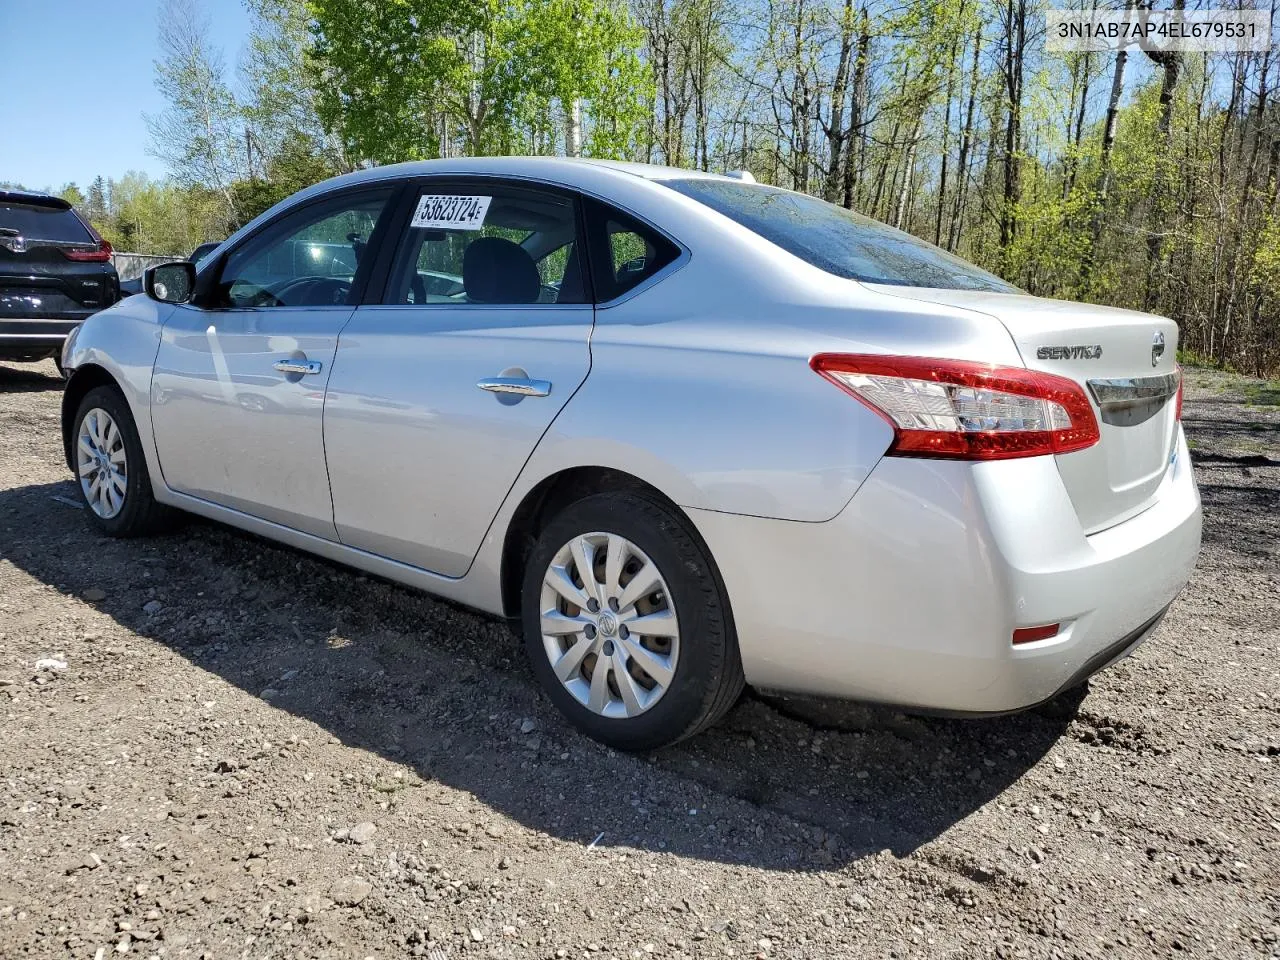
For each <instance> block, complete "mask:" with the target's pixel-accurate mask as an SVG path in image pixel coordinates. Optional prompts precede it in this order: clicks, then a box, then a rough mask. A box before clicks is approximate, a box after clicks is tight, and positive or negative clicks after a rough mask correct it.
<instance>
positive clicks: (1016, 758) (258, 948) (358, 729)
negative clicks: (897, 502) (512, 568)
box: [0, 363, 1280, 960]
mask: <svg viewBox="0 0 1280 960" xmlns="http://www.w3.org/2000/svg"><path fill="white" fill-rule="evenodd" d="M1245 389H1248V384H1245V383H1243V382H1241V381H1237V380H1233V379H1230V378H1225V377H1221V376H1217V375H1210V374H1199V373H1198V374H1197V375H1196V377H1195V385H1194V388H1193V390H1192V392H1191V394H1190V397H1189V400H1188V403H1187V407H1186V422H1187V426H1188V430H1189V433H1190V435H1191V438H1192V442H1193V444H1194V449H1193V459H1194V460H1195V461H1196V464H1197V471H1198V475H1199V478H1200V482H1201V489H1202V492H1203V495H1204V501H1205V507H1206V528H1205V549H1204V553H1203V555H1202V558H1201V561H1200V565H1199V568H1198V571H1197V573H1196V576H1195V579H1194V580H1193V581H1192V583H1191V585H1190V586H1189V588H1188V589H1187V591H1186V592H1185V593H1184V595H1183V596H1182V598H1181V599H1180V600H1179V601H1178V602H1177V603H1176V604H1175V606H1174V607H1173V609H1172V611H1171V613H1170V615H1169V616H1168V618H1166V620H1165V621H1164V624H1163V625H1162V626H1161V627H1160V629H1159V630H1158V632H1157V633H1156V635H1155V636H1154V637H1153V638H1152V639H1151V640H1150V641H1149V642H1148V643H1147V644H1146V645H1145V646H1144V647H1142V648H1141V649H1140V650H1139V652H1138V653H1137V654H1136V655H1135V656H1134V657H1132V658H1131V659H1129V660H1127V661H1125V662H1124V663H1122V664H1120V665H1118V666H1117V667H1115V668H1114V669H1112V670H1110V671H1108V672H1106V673H1104V674H1102V675H1100V676H1098V677H1097V678H1095V679H1094V680H1093V681H1092V684H1091V686H1090V688H1089V689H1088V691H1087V695H1085V694H1084V692H1083V691H1082V692H1081V694H1079V695H1077V696H1074V697H1071V698H1067V699H1066V700H1064V701H1060V702H1057V703H1055V704H1052V705H1050V706H1049V707H1046V708H1042V709H1040V710H1038V711H1035V712H1032V713H1029V714H1024V715H1021V716H1017V717H1008V718H1003V719H998V720H987V721H955V720H939V719H929V718H919V717H908V716H904V715H901V714H897V713H894V712H892V711H888V710H883V709H870V708H866V707H857V706H850V705H844V704H829V703H822V704H809V703H797V702H794V701H787V702H784V703H772V702H766V701H763V700H761V699H759V698H755V697H748V698H747V699H745V700H744V701H743V702H742V703H741V704H740V705H739V706H738V707H737V708H736V709H735V710H734V711H733V713H732V714H730V716H729V717H728V719H727V720H726V722H724V723H723V724H722V725H721V726H720V727H718V728H716V729H715V730H713V731H712V732H710V733H709V734H707V735H704V736H702V737H700V738H697V739H696V740H694V741H692V742H690V743H687V744H684V745H682V746H680V747H678V748H675V749H671V750H667V751H664V752H662V753H659V754H656V755H653V756H648V757H636V756H627V755H623V754H619V753H615V752H612V751H610V750H608V749H606V748H604V747H601V746H598V745H596V744H594V743H592V742H590V741H588V740H585V739H583V738H582V737H580V736H578V735H576V734H575V733H572V732H570V731H569V730H568V729H567V728H566V727H565V726H564V724H562V723H561V721H560V720H559V719H558V717H557V716H556V715H555V714H554V713H553V711H552V710H551V709H550V707H549V705H548V704H547V703H546V702H545V700H544V699H543V698H542V697H541V696H540V695H539V694H538V691H537V690H536V689H535V688H534V686H533V683H532V680H531V677H530V675H529V672H528V671H527V669H526V667H525V664H524V661H523V653H522V651H521V650H520V648H519V647H518V646H517V645H516V644H515V643H514V642H513V640H512V639H511V637H510V636H509V634H507V632H506V630H505V628H504V627H503V626H502V625H500V624H498V623H495V622H493V621H490V620H487V619H485V618H482V617H479V616H476V615H473V614H471V613H469V612H467V611H464V610H461V609H459V608H456V607H453V606H450V605H448V604H445V603H441V602H437V601H433V600H431V599H429V598H427V597H425V596H423V595H420V594H417V593H414V592H412V591H409V590H407V589H402V588H400V587H397V586H393V585H390V584H386V583H382V582H379V581H377V580H373V579H370V578H368V577H364V576H361V575H359V574H356V573H353V572H349V571H347V570H343V569H340V568H338V567H335V566H332V565H329V564H327V563H324V562H322V561H318V560H314V559H311V558H309V557H307V556H304V555H302V554H299V553H295V552H292V551H289V550H286V549H283V548H279V547H276V546H273V545H271V544H268V543H265V542H263V541H260V540H257V539H254V538H251V537H248V536H244V535H241V534H239V533H236V532H233V531H230V530H226V529H223V528H219V527H216V526H213V525H210V524H205V523H202V522H197V521H192V522H191V523H189V524H188V525H186V526H185V527H183V528H182V529H181V530H180V531H178V532H177V533H175V534H173V535H170V536H167V537H164V538H160V539H156V540H150V541H109V540H105V539H102V538H100V537H99V536H97V535H95V534H94V533H93V532H92V531H91V530H90V529H89V527H88V525H87V520H86V517H85V516H84V513H83V511H82V510H79V509H76V507H75V506H74V505H73V504H74V503H75V499H76V492H75V490H74V487H73V486H72V484H71V482H70V480H69V477H68V475H67V471H66V468H65V466H64V465H63V464H62V462H61V455H60V452H59V448H58V439H57V437H58V411H59V399H60V383H59V381H58V380H57V379H56V378H55V375H54V371H53V366H52V364H49V363H46V364H40V365H12V366H5V365H0V771H2V772H0V957H3V958H5V960H9V958H17V957H77V958H79V957H84V958H98V960H106V958H108V957H119V956H121V955H135V956H139V957H160V956H162V957H166V958H172V957H193V958H199V957H208V958H218V960H221V958H224V957H226V958H231V957H244V958H267V957H277V958H281V957H283V958H304V957H324V958H362V957H377V958H384V957H407V956H425V957H429V958H431V960H443V958H446V957H447V958H459V957H545V958H553V957H573V958H578V957H590V958H600V957H618V958H624V957H625V958H632V957H638V958H643V957H648V956H650V955H653V956H659V957H680V956H696V957H723V956H739V957H742V956H746V957H752V956H763V957H775V956H776V957H808V958H815V960H825V958H832V957H876V958H882V957H900V958H906V957H956V958H961V957H964V958H968V957H990V956H996V957H1036V958H1039V957H1046V958H1047V957H1062V958H1068V957H1102V956H1108V957H1110V956H1120V957H1153V956H1156V957H1167V956H1175V955H1178V956H1214V957H1230V958H1235V957H1278V956H1280V776H1278V774H1280V657H1278V656H1277V655H1278V654H1280V630H1278V628H1277V623H1278V622H1280V564H1278V563H1277V559H1278V554H1280V409H1277V407H1275V406H1249V405H1247V404H1246V403H1244V402H1243V400H1244V399H1245V396H1246V395H1245V394H1243V393H1241V391H1242V390H1245ZM1249 396H1253V397H1254V399H1262V400H1266V399H1270V398H1271V396H1272V395H1270V394H1267V393H1265V392H1263V393H1261V394H1259V393H1258V392H1256V390H1255V391H1254V392H1252V393H1250V394H1249ZM38 661H57V662H60V663H65V664H66V666H65V668H55V667H49V666H47V665H46V666H40V667H38V666H37V662H38Z"/></svg>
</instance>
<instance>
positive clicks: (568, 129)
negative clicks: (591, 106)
mask: <svg viewBox="0 0 1280 960" xmlns="http://www.w3.org/2000/svg"><path fill="white" fill-rule="evenodd" d="M564 113H565V131H564V154H565V156H566V157H580V156H582V101H581V100H580V99H578V98H577V97H574V98H573V99H572V100H570V101H569V102H568V103H566V104H565V111H564Z"/></svg>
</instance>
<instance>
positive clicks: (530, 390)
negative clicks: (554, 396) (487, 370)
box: [476, 377, 551, 397]
mask: <svg viewBox="0 0 1280 960" xmlns="http://www.w3.org/2000/svg"><path fill="white" fill-rule="evenodd" d="M476 386H477V387H479V388H480V389H481V390H488V391H489V392H490V393H514V394H517V395H519V396H522V397H545V396H547V395H548V394H549V393H551V381H550V380H533V379H531V378H529V377H486V378H485V379H483V380H481V381H479V382H478V383H476Z"/></svg>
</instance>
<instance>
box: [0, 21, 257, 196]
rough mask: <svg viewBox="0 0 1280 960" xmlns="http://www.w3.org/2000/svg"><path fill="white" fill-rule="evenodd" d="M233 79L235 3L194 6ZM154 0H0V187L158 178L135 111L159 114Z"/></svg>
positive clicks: (240, 38) (239, 24) (240, 32)
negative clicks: (203, 14) (140, 175)
mask: <svg viewBox="0 0 1280 960" xmlns="http://www.w3.org/2000/svg"><path fill="white" fill-rule="evenodd" d="M200 3H201V6H203V7H205V8H206V9H207V10H208V12H209V19H210V23H211V26H212V40H213V42H214V44H215V45H216V46H218V47H220V48H221V49H222V52H223V57H224V59H225V61H226V65H227V70H228V77H229V78H234V72H235V67H236V63H237V61H238V58H239V54H240V49H241V47H242V46H243V45H244V42H245V39H246V37H247V35H248V32H249V14H248V12H247V11H246V10H245V8H244V6H243V4H242V3H241V2H240V0H200ZM159 9H160V0H127V2H115V3H107V2H105V0H0V181H4V180H12V181H17V182H18V183H21V184H23V185H25V186H27V187H29V188H31V189H35V190H42V189H44V188H46V187H51V188H53V189H54V190H58V189H60V188H61V187H62V185H63V184H64V183H67V182H75V183H77V184H79V185H80V187H81V188H84V187H85V186H87V185H88V183H89V182H90V181H91V180H93V178H94V177H95V176H97V175H99V174H101V175H102V176H104V177H119V176H120V175H121V174H123V173H125V172H126V171H128V170H141V171H143V172H145V173H147V174H150V175H151V176H153V177H162V176H164V175H165V168H164V164H163V163H161V162H160V161H159V160H157V159H156V158H155V157H152V156H150V155H149V154H148V153H147V147H148V143H149V141H148V137H147V127H146V124H145V123H144V122H143V119H142V115H143V113H152V114H155V113H159V112H161V111H162V110H163V109H164V100H163V99H162V98H161V97H160V95H159V93H157V92H156V88H155V82H154V77H155V73H154V66H153V65H154V63H155V60H156V57H157V55H158V52H157V49H156V32H157V31H156V18H157V16H158V15H159Z"/></svg>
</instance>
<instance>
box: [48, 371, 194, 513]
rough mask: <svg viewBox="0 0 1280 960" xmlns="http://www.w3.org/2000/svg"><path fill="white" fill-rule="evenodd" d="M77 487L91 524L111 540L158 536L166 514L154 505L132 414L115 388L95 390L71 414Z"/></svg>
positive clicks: (161, 505) (163, 509)
mask: <svg viewBox="0 0 1280 960" xmlns="http://www.w3.org/2000/svg"><path fill="white" fill-rule="evenodd" d="M72 443H73V444H74V446H73V447H72V462H73V464H74V465H75V470H76V482H77V485H78V486H79V488H80V496H81V499H83V500H84V505H85V509H86V513H87V514H88V516H89V519H90V521H91V522H92V523H93V525H94V526H96V527H97V528H98V529H99V530H101V531H102V532H103V533H105V534H107V535H108V536H112V537H140V536H147V535H148V534H152V533H157V532H159V531H160V530H162V529H163V528H164V527H165V526H166V525H167V523H168V521H169V519H170V516H171V511H170V510H169V508H168V507H166V506H164V505H163V504H160V503H157V502H156V499H155V496H154V495H153V494H152V490H151V475H150V474H149V473H148V472H147V461H146V458H145V456H144V455H143V452H142V441H141V440H140V439H139V437H138V428H137V426H136V424H135V423H134V421H133V413H132V412H131V411H130V409H129V404H128V403H127V402H126V401H125V399H124V396H123V395H122V394H121V393H120V391H119V390H117V389H116V388H115V387H108V386H102V387H94V388H93V389H92V390H90V391H89V392H88V393H87V394H85V396H84V399H83V400H81V401H80V406H79V407H78V408H77V410H76V419H75V427H74V430H73V432H72Z"/></svg>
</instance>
